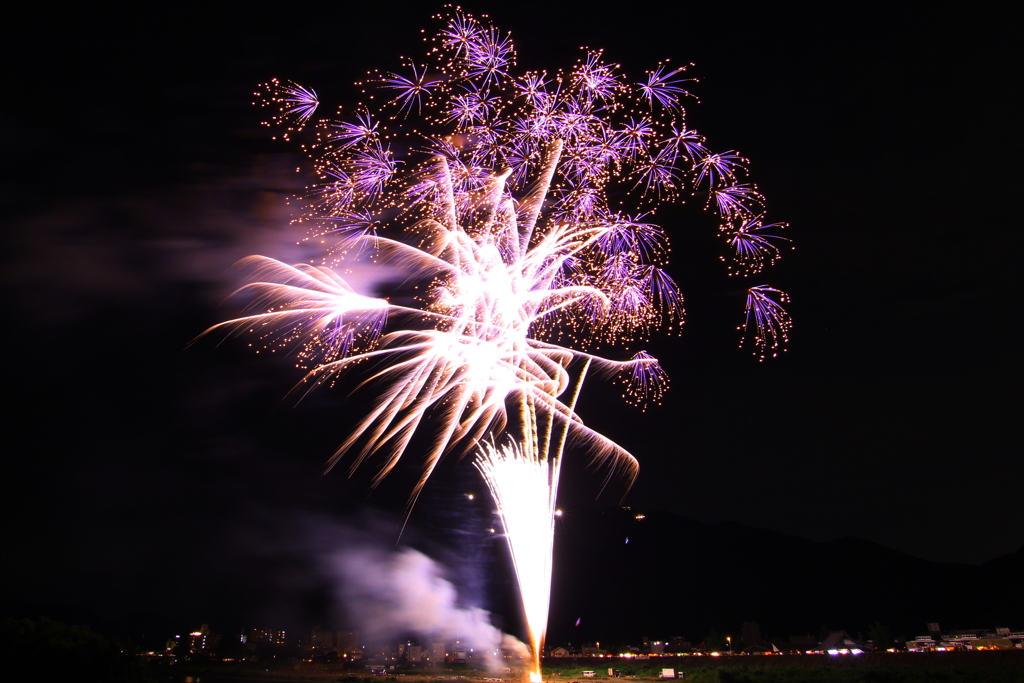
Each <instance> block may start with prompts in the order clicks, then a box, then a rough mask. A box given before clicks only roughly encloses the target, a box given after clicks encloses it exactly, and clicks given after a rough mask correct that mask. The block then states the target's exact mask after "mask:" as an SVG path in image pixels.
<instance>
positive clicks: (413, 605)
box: [331, 547, 525, 652]
mask: <svg viewBox="0 0 1024 683" xmlns="http://www.w3.org/2000/svg"><path fill="white" fill-rule="evenodd" d="M331 563H332V566H333V568H334V570H335V571H336V574H337V577H338V579H339V581H338V597H339V598H340V600H341V601H342V602H343V603H344V604H345V606H346V607H347V608H348V611H349V614H350V615H351V618H352V619H353V620H355V621H356V623H357V624H358V625H359V628H360V631H361V632H362V633H364V634H365V636H366V637H367V639H369V640H383V639H386V638H389V637H395V636H400V635H405V634H414V635H417V636H420V637H423V638H425V639H428V640H433V641H439V642H440V641H444V642H447V641H452V640H455V639H460V640H461V641H462V642H464V643H466V645H467V646H468V647H469V648H472V649H474V650H484V651H489V652H493V651H495V650H497V649H498V648H500V647H502V646H504V647H509V648H511V649H513V650H514V651H515V650H519V651H523V650H525V646H524V645H523V644H522V643H521V642H520V641H518V640H517V639H515V638H513V637H511V636H508V635H505V634H502V633H501V631H499V630H498V629H497V628H495V627H494V626H493V625H492V624H491V621H490V613H488V612H487V611H485V610H483V609H480V608H479V607H473V606H460V605H459V596H458V591H457V590H456V589H455V586H454V585H453V584H452V583H451V582H450V581H448V580H447V579H445V578H444V576H443V574H444V571H443V568H442V567H441V566H440V565H439V564H438V563H437V562H435V561H434V560H432V559H431V558H429V557H427V556H426V555H424V554H423V553H421V552H419V551H417V550H413V549H411V548H403V549H398V550H394V551H386V550H381V549H378V548H366V547H364V548H358V549H353V548H348V549H345V550H343V551H340V552H338V553H337V554H335V555H334V556H333V557H332V558H331Z"/></svg>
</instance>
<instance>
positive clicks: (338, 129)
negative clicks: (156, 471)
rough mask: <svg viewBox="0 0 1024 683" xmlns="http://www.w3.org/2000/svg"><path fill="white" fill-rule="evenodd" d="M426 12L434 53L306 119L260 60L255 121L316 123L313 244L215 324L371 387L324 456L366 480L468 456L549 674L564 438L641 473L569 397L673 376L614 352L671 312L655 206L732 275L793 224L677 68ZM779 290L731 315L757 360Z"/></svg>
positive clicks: (256, 269)
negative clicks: (366, 273)
mask: <svg viewBox="0 0 1024 683" xmlns="http://www.w3.org/2000/svg"><path fill="white" fill-rule="evenodd" d="M435 19H436V20H437V21H438V22H439V23H440V29H439V30H438V31H437V33H436V34H435V35H433V36H431V37H428V38H427V39H426V40H427V54H426V57H425V59H424V61H422V62H420V61H413V60H404V61H403V63H402V65H401V66H400V67H399V68H397V69H396V70H395V71H393V72H392V71H387V72H373V73H371V74H370V75H369V77H368V78H367V79H366V80H365V81H364V82H362V83H358V84H357V86H358V87H359V88H360V89H361V90H362V92H363V94H364V102H363V103H362V104H359V105H358V106H356V107H355V108H354V109H353V110H352V111H351V112H346V116H344V117H342V118H338V119H334V118H329V119H325V120H321V121H318V122H317V123H316V124H315V125H314V126H313V132H312V133H310V132H308V131H305V132H304V128H305V127H306V126H307V125H309V124H310V122H311V121H313V115H314V113H315V110H316V108H317V106H318V104H319V103H318V98H317V95H316V93H315V91H313V90H312V89H309V88H306V87H304V86H300V85H298V84H296V83H293V82H290V81H279V80H273V81H271V82H269V83H267V84H265V85H264V86H262V87H261V89H260V90H259V91H258V92H257V96H258V98H259V102H260V103H262V104H263V105H265V106H267V107H268V108H269V109H270V111H271V117H270V118H271V121H269V122H268V125H273V126H277V127H279V129H281V130H282V131H283V134H282V137H284V138H285V139H289V138H290V137H295V136H299V135H303V136H306V137H307V138H308V142H307V143H306V144H304V145H303V148H304V150H305V151H306V152H307V153H308V154H309V156H310V157H311V159H312V162H313V165H314V168H315V171H316V175H317V180H316V182H315V183H314V184H313V185H311V186H310V187H309V188H308V189H307V192H306V193H305V195H304V197H302V200H303V201H302V206H303V210H302V214H301V215H300V216H299V217H298V218H297V219H296V220H298V221H300V222H303V223H306V224H308V226H309V227H310V232H311V234H312V235H314V236H316V237H317V238H319V239H321V240H322V241H323V242H324V244H325V256H324V258H323V261H322V262H321V263H320V264H318V265H312V264H299V265H287V264H284V263H281V262H279V261H276V260H274V259H272V258H268V257H264V256H251V257H248V258H247V259H245V260H244V261H243V262H242V263H243V265H245V266H247V267H248V268H249V271H250V274H251V280H250V282H249V283H248V284H246V285H245V286H243V287H242V288H241V290H239V294H240V295H244V296H248V297H249V306H250V310H249V312H248V314H246V315H244V316H242V317H239V318H235V319H233V320H228V321H226V322H223V323H220V324H219V325H216V326H214V327H213V328H211V329H210V330H207V333H209V332H211V331H214V330H224V331H228V332H231V333H246V334H252V335H255V337H256V339H257V340H258V341H257V342H255V343H256V345H257V346H262V347H263V348H264V349H268V350H272V351H281V352H291V353H294V354H295V357H296V358H297V365H298V366H299V367H301V368H303V369H304V370H305V371H306V374H305V376H304V379H303V382H304V386H305V387H306V388H307V389H312V388H314V387H317V386H320V385H323V384H328V385H334V384H337V383H345V384H346V385H348V386H350V387H352V388H360V389H368V390H372V391H373V392H374V394H375V396H376V398H375V400H374V402H373V404H372V405H371V406H370V407H369V409H368V410H367V411H366V412H365V414H364V415H363V416H362V418H361V419H360V420H359V422H358V424H357V426H356V427H355V429H353V430H352V431H351V432H350V433H349V434H347V435H345V436H344V437H343V440H342V443H341V445H340V446H339V447H338V449H337V451H335V453H334V454H333V455H332V457H331V458H330V459H329V460H328V463H327V469H328V470H330V469H331V468H333V467H334V466H335V465H337V464H338V463H339V462H340V461H341V460H342V459H343V458H345V460H346V464H347V466H348V467H349V468H350V470H354V469H356V468H359V467H361V466H363V465H364V464H367V463H368V461H370V460H371V459H372V460H373V461H374V462H375V464H376V466H377V468H378V469H377V472H376V477H375V479H374V482H375V483H376V482H379V481H380V479H381V478H383V477H384V476H386V475H387V474H388V473H389V472H390V471H391V470H392V469H393V468H394V467H395V465H396V464H397V462H398V460H399V459H400V458H401V457H402V456H403V454H404V453H405V452H406V451H407V450H409V449H410V447H414V448H415V449H417V456H419V457H422V459H423V463H424V465H423V470H422V473H421V475H420V478H419V481H418V483H417V484H416V485H415V487H414V490H413V492H412V495H411V497H410V502H409V505H410V507H411V506H412V504H413V503H414V502H415V500H416V497H417V496H418V494H419V492H420V491H421V490H422V487H423V486H424V484H425V483H426V481H427V480H428V478H429V477H430V476H431V473H432V472H433V471H434V470H435V468H436V466H437V464H438V462H439V461H440V459H441V458H442V456H443V455H445V454H446V453H448V452H453V451H454V452H457V453H470V452H475V453H476V461H475V465H476V467H477V469H478V470H479V471H480V473H481V474H482V475H483V477H484V479H485V480H486V482H487V485H488V487H489V489H490V491H491V493H492V497H493V499H494V502H495V504H496V506H497V509H498V513H499V515H500V517H501V520H502V524H503V527H504V531H505V536H506V539H507V541H508V544H509V548H510V551H511V554H512V557H513V562H514V565H515V572H516V575H517V578H518V581H519V586H520V594H521V599H522V604H523V611H524V615H525V619H526V624H527V629H528V632H529V634H528V635H529V641H530V643H529V644H530V646H531V649H532V656H533V657H532V662H531V666H530V677H531V679H532V680H540V677H541V670H540V655H541V650H542V647H543V643H544V633H545V631H546V627H547V616H548V603H549V597H550V579H551V553H552V541H553V537H554V519H555V513H556V506H555V501H556V496H557V489H558V480H559V475H560V471H561V462H562V456H563V453H564V452H565V450H566V448H567V446H570V445H571V446H573V447H574V448H577V449H578V450H580V451H583V452H586V453H587V454H588V455H589V456H590V457H591V458H593V459H594V460H595V461H596V462H598V463H599V464H602V465H605V466H606V467H607V469H606V471H607V476H608V477H609V478H611V477H616V476H621V477H623V478H624V479H625V480H626V481H627V483H629V482H632V480H633V479H634V478H635V476H636V473H637V469H638V464H637V461H636V459H635V458H634V457H633V455H632V454H630V453H629V452H628V451H627V450H626V449H624V448H623V447H622V446H620V445H619V444H616V443H614V442H612V441H611V440H609V439H608V438H606V437H604V436H602V435H601V434H600V433H598V432H597V431H594V430H593V429H591V428H589V427H587V426H586V425H585V424H584V422H583V420H582V419H581V418H580V416H579V415H577V413H576V410H575V407H576V399H577V397H578V396H579V392H580V390H581V389H582V386H583V382H584V380H585V379H586V378H587V377H588V375H589V376H594V375H596V376H598V377H603V378H606V379H608V378H611V379H613V381H618V382H621V384H622V385H623V387H624V390H623V395H624V398H625V399H626V400H627V401H629V402H630V403H633V404H635V405H639V406H641V407H644V406H646V405H647V404H648V403H650V402H655V403H656V402H658V401H659V400H660V399H661V397H662V395H663V393H664V391H665V390H666V388H667V377H666V376H665V373H664V372H663V371H662V369H661V367H660V366H659V365H658V362H657V360H656V359H655V358H653V357H652V356H650V355H649V354H647V353H646V352H643V351H641V352H638V353H636V354H635V355H633V356H632V357H630V358H618V359H616V358H613V357H609V354H610V353H611V352H612V351H613V350H614V349H615V348H616V346H621V345H622V344H624V343H637V342H639V341H642V340H643V339H644V338H646V337H647V336H648V335H649V334H650V333H651V332H653V331H656V330H662V329H664V330H666V331H667V332H669V333H673V332H677V331H678V330H679V328H680V326H681V325H682V322H683V306H682V296H681V294H680V292H679V290H678V288H677V287H676V284H675V283H674V282H673V280H672V279H671V277H669V275H668V273H667V272H666V271H665V270H664V268H665V266H666V265H667V257H668V253H669V248H668V237H667V235H666V234H665V232H664V231H663V230H662V229H661V228H660V227H658V226H657V225H656V224H655V222H654V218H655V216H656V213H657V210H658V208H659V206H660V205H662V204H665V203H671V202H675V201H678V200H680V199H682V198H683V197H684V196H687V195H690V196H698V197H700V198H701V199H703V200H704V201H705V208H706V209H707V210H709V211H712V212H714V213H715V214H716V215H717V216H718V217H719V219H720V228H719V230H720V233H721V235H722V237H723V238H724V244H725V247H726V249H725V251H726V256H723V260H725V261H726V262H727V264H728V268H729V272H730V274H733V275H737V276H740V277H749V276H754V275H758V274H759V273H761V271H762V270H764V268H766V267H767V266H769V265H772V264H773V263H775V261H776V260H778V258H779V256H780V254H781V248H782V245H783V243H784V242H785V239H784V238H782V237H780V236H779V235H778V232H779V231H781V230H782V229H783V228H784V227H785V224H783V223H769V222H768V221H767V220H766V218H765V206H764V201H765V200H764V197H763V196H762V195H761V193H760V192H759V191H758V190H757V187H756V186H755V185H754V184H752V183H751V182H749V181H748V180H747V178H746V164H747V160H746V159H744V158H743V157H742V156H741V155H740V154H739V153H737V152H734V151H726V152H712V151H711V150H709V149H708V148H707V147H706V146H705V140H704V138H703V137H702V136H701V135H699V134H698V133H697V132H696V131H695V130H692V129H690V128H688V127H687V126H686V121H685V109H684V107H683V98H685V97H687V96H688V94H689V93H687V91H686V87H687V84H688V82H689V81H691V80H692V79H690V78H688V77H687V75H686V67H678V66H674V65H671V64H670V63H669V62H667V61H666V62H662V63H659V64H657V65H655V66H654V68H653V69H651V70H649V71H647V72H646V74H645V76H644V77H643V78H641V79H639V80H631V79H630V78H628V77H627V76H626V74H624V73H622V70H621V68H620V67H619V65H617V64H615V63H613V62H609V61H608V60H606V59H605V57H604V54H603V53H602V51H600V50H588V49H584V50H583V52H582V55H581V57H580V59H579V60H578V61H577V62H576V63H575V64H574V65H573V66H572V67H571V68H568V69H564V70H557V71H553V72H546V71H526V72H521V71H518V70H517V69H516V53H515V50H514V47H513V44H512V40H511V37H510V36H509V35H508V34H507V33H503V32H501V31H500V30H499V29H498V28H496V27H495V26H493V25H492V24H491V23H490V22H489V20H488V19H487V18H486V17H483V18H476V17H474V16H471V15H469V14H467V13H466V12H464V11H462V10H461V9H459V8H449V10H448V12H447V13H446V14H444V15H440V16H438V17H435ZM359 261H362V262H364V263H373V264H381V265H386V266H388V267H389V268H391V269H392V270H394V271H397V272H400V273H402V275H403V277H404V278H405V283H406V286H407V288H408V289H410V290H412V291H415V292H416V293H415V294H414V295H401V294H395V295H392V296H390V297H382V296H380V293H379V292H373V291H363V292H360V291H357V289H356V287H354V286H353V285H352V283H351V282H350V281H349V280H350V279H351V278H349V280H347V279H346V274H347V272H350V271H347V270H346V269H347V268H349V267H350V266H351V265H352V264H353V263H355V262H359ZM785 301H786V295H785V294H784V293H782V292H781V291H779V290H778V289H775V288H773V287H770V286H768V285H763V284H761V285H754V286H750V287H749V288H748V290H747V299H746V318H745V321H744V322H743V323H742V324H741V325H740V326H739V329H740V331H741V332H742V337H741V338H742V339H749V340H751V341H752V342H753V346H754V353H755V355H757V356H758V357H759V358H760V359H762V360H763V359H764V358H766V357H768V356H772V355H776V354H777V353H779V352H780V351H781V350H783V347H784V344H785V342H786V340H787V334H788V331H789V328H790V324H791V323H790V319H789V317H788V315H787V314H786V312H785V310H784V309H783V307H782V304H783V303H785ZM742 344H743V341H741V345H742ZM414 437H417V440H415V441H414ZM420 450H422V453H420V452H419V451H420ZM346 456H347V457H346Z"/></svg>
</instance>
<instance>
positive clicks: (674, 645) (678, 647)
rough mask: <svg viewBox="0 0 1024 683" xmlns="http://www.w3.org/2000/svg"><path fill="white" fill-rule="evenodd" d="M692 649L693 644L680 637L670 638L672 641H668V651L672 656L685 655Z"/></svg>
mask: <svg viewBox="0 0 1024 683" xmlns="http://www.w3.org/2000/svg"><path fill="white" fill-rule="evenodd" d="M692 649H693V644H692V643H691V642H690V641H688V640H687V639H686V638H684V637H682V636H672V639H671V640H670V641H668V650H669V652H671V653H672V654H680V653H685V652H689V651H690V650H692Z"/></svg>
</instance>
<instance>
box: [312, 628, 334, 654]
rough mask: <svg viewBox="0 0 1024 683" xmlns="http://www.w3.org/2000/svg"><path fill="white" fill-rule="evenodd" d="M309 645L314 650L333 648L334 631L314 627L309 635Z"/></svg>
mask: <svg viewBox="0 0 1024 683" xmlns="http://www.w3.org/2000/svg"><path fill="white" fill-rule="evenodd" d="M309 646H310V647H311V648H313V649H314V650H333V649H334V631H326V630H323V629H313V632H312V633H311V634H310V636H309Z"/></svg>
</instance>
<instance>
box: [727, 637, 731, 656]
mask: <svg viewBox="0 0 1024 683" xmlns="http://www.w3.org/2000/svg"><path fill="white" fill-rule="evenodd" d="M725 642H726V643H728V645H729V654H732V636H726V637H725Z"/></svg>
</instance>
